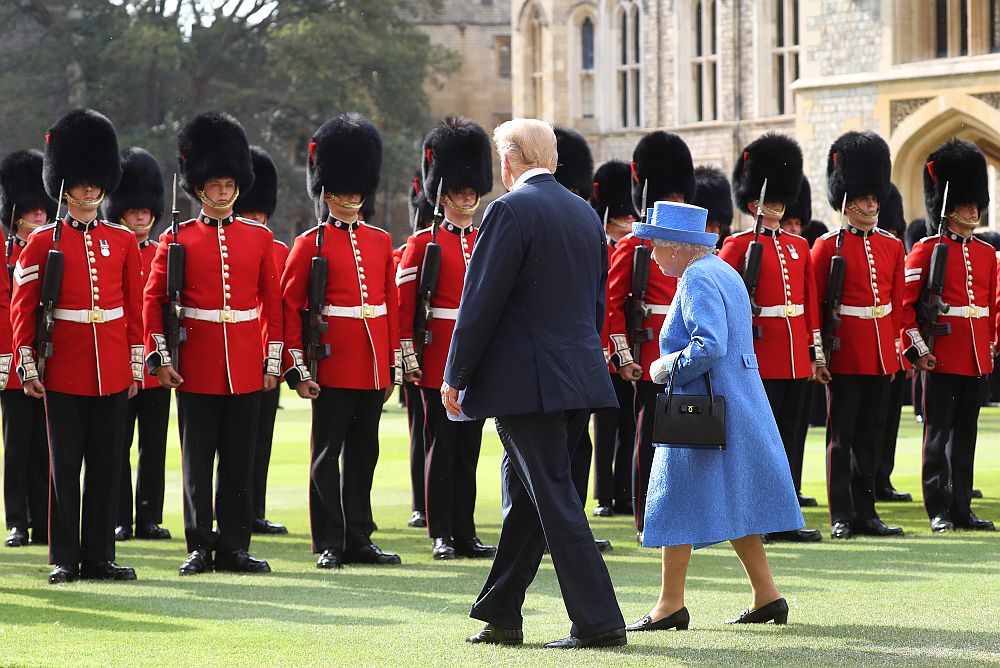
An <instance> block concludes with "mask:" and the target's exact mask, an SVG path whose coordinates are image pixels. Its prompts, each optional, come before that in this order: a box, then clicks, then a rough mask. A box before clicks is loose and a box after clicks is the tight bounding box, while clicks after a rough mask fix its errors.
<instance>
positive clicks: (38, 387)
mask: <svg viewBox="0 0 1000 668" xmlns="http://www.w3.org/2000/svg"><path fill="white" fill-rule="evenodd" d="M21 387H22V388H24V393H25V394H27V395H28V396H29V397H32V398H33V399H41V398H42V397H44V396H45V386H44V385H42V381H40V380H38V379H37V378H32V379H31V380H26V381H24V382H23V383H22V384H21Z"/></svg>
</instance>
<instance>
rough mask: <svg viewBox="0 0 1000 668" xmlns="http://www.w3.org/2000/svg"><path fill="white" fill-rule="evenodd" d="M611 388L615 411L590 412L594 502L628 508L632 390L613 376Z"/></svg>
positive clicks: (632, 442)
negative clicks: (592, 444)
mask: <svg viewBox="0 0 1000 668" xmlns="http://www.w3.org/2000/svg"><path fill="white" fill-rule="evenodd" d="M611 384H612V385H613V386H614V388H615V394H616V395H617V397H618V405H619V408H602V409H601V410H599V411H594V498H595V499H597V500H598V502H600V503H601V505H611V504H614V505H615V506H618V507H625V506H630V505H631V504H632V475H631V472H630V469H631V466H632V454H633V451H634V449H635V423H636V414H635V386H634V385H632V383H630V382H629V381H627V380H622V377H621V376H619V375H618V374H617V373H613V374H611Z"/></svg>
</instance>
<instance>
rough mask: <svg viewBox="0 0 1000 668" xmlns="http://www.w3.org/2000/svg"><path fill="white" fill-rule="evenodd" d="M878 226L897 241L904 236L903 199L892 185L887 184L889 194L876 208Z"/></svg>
mask: <svg viewBox="0 0 1000 668" xmlns="http://www.w3.org/2000/svg"><path fill="white" fill-rule="evenodd" d="M878 226H879V227H880V228H882V229H883V230H885V231H886V232H892V233H893V234H894V235H896V238H897V239H899V240H902V239H903V236H904V235H905V234H906V219H905V218H904V217H903V197H902V195H900V194H899V189H898V188H896V185H895V184H894V183H889V193H888V194H887V195H886V196H885V201H883V202H882V204H881V205H880V206H879V208H878Z"/></svg>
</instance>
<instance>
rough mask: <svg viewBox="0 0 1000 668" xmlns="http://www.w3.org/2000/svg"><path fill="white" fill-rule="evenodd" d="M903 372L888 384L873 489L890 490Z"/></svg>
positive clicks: (895, 375)
mask: <svg viewBox="0 0 1000 668" xmlns="http://www.w3.org/2000/svg"><path fill="white" fill-rule="evenodd" d="M909 382H910V381H908V380H907V379H906V372H905V371H898V372H896V373H895V374H894V375H893V377H892V383H890V384H889V408H888V411H887V413H886V420H885V436H884V437H883V438H882V454H881V456H880V457H879V458H878V461H876V462H875V489H876V490H879V491H888V490H890V489H892V488H893V487H892V481H891V480H890V478H891V476H892V470H893V469H894V468H895V467H896V441H898V440H899V422H900V418H901V417H902V412H903V395H904V394H905V393H906V392H905V390H906V385H907V383H909Z"/></svg>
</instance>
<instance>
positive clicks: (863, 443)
mask: <svg viewBox="0 0 1000 668" xmlns="http://www.w3.org/2000/svg"><path fill="white" fill-rule="evenodd" d="M890 382H891V377H890V376H888V375H886V376H868V375H852V374H833V380H831V381H830V384H829V385H828V386H827V394H828V397H829V399H828V401H829V407H830V410H829V418H828V419H827V429H826V436H827V438H826V441H827V447H826V453H827V491H828V493H829V500H830V523H831V524H834V523H836V522H851V521H853V520H867V519H874V518H876V517H878V513H876V512H875V462H876V461H877V460H878V458H879V456H880V450H881V447H882V437H883V433H884V432H885V423H886V412H887V408H888V405H889V384H890Z"/></svg>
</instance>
